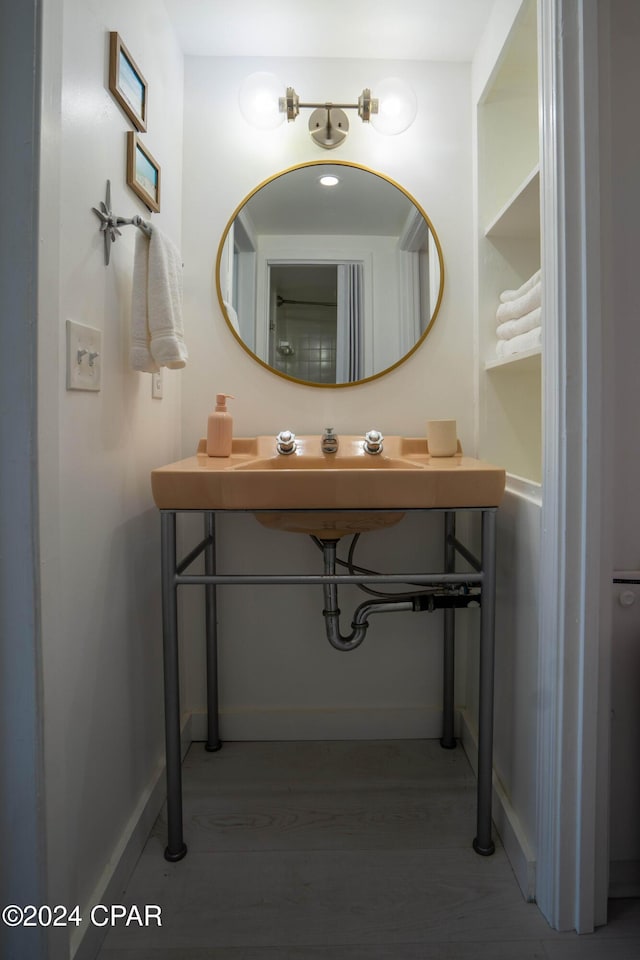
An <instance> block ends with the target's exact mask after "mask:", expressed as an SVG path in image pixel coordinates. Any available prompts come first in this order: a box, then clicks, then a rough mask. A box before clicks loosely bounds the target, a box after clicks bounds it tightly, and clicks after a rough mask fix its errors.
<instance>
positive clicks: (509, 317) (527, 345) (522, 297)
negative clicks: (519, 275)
mask: <svg viewBox="0 0 640 960" xmlns="http://www.w3.org/2000/svg"><path fill="white" fill-rule="evenodd" d="M541 302H542V301H541V271H540V270H537V271H536V273H534V274H533V276H532V277H529V279H528V280H526V281H525V283H523V284H522V286H521V287H518V289H517V290H505V291H503V293H501V294H500V306H499V307H498V311H497V313H496V320H497V322H498V326H497V329H496V336H497V337H498V343H497V346H496V353H497V355H498V356H499V357H513V356H515V355H516V354H518V353H523V352H524V351H525V350H532V349H533V348H534V347H539V346H540V344H541V342H542V307H541Z"/></svg>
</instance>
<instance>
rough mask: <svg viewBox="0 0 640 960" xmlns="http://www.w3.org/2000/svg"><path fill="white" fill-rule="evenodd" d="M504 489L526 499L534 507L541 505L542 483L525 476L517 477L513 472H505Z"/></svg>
mask: <svg viewBox="0 0 640 960" xmlns="http://www.w3.org/2000/svg"><path fill="white" fill-rule="evenodd" d="M505 491H506V492H507V493H511V494H513V496H514V497H519V498H520V499H521V500H528V501H529V503H533V504H535V506H536V507H541V506H542V484H541V483H536V481H535V480H527V479H526V478H525V477H519V476H518V475H517V474H515V473H508V474H507V481H506V484H505Z"/></svg>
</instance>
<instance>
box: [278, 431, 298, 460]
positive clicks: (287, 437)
mask: <svg viewBox="0 0 640 960" xmlns="http://www.w3.org/2000/svg"><path fill="white" fill-rule="evenodd" d="M295 449H296V435H295V433H292V432H291V430H281V431H280V433H279V434H278V436H277V437H276V450H277V451H278V453H281V454H283V455H284V456H287V455H288V454H290V453H295Z"/></svg>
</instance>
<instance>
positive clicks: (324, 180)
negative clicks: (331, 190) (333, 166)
mask: <svg viewBox="0 0 640 960" xmlns="http://www.w3.org/2000/svg"><path fill="white" fill-rule="evenodd" d="M320 183H321V184H322V186H323V187H335V186H336V184H338V183H340V179H339V177H333V176H328V175H327V176H325V177H320Z"/></svg>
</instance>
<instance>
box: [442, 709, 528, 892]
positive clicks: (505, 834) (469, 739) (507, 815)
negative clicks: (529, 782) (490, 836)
mask: <svg viewBox="0 0 640 960" xmlns="http://www.w3.org/2000/svg"><path fill="white" fill-rule="evenodd" d="M461 731H462V732H461V735H460V738H461V742H462V747H463V749H464V752H465V753H466V755H467V759H468V760H469V763H470V764H471V767H472V769H473V772H474V773H475V774H477V772H478V733H477V730H476V728H475V725H474V724H473V722H472V719H471V716H470V715H469V712H468V711H467V710H463V711H462V714H461ZM492 804H493V822H494V825H495V828H496V830H497V831H498V835H499V837H500V839H501V840H502V845H503V847H504V849H505V853H506V854H507V857H508V858H509V863H510V864H511V868H512V870H513V873H514V876H515V878H516V880H517V881H518V884H519V885H520V889H521V890H522V895H523V897H524V898H525V900H527V901H528V902H532V901H534V900H535V892H536V858H535V855H534V853H533V851H532V849H531V847H530V846H529V842H528V840H527V836H526V833H525V831H524V829H523V827H522V824H521V823H520V819H519V817H518V815H517V813H516V811H515V810H514V808H513V806H512V804H511V801H510V799H509V796H508V794H507V791H506V790H505V787H504V785H503V784H502V782H501V781H500V778H499V777H498V776H497V775H496V772H495V770H494V772H493V793H492Z"/></svg>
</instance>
